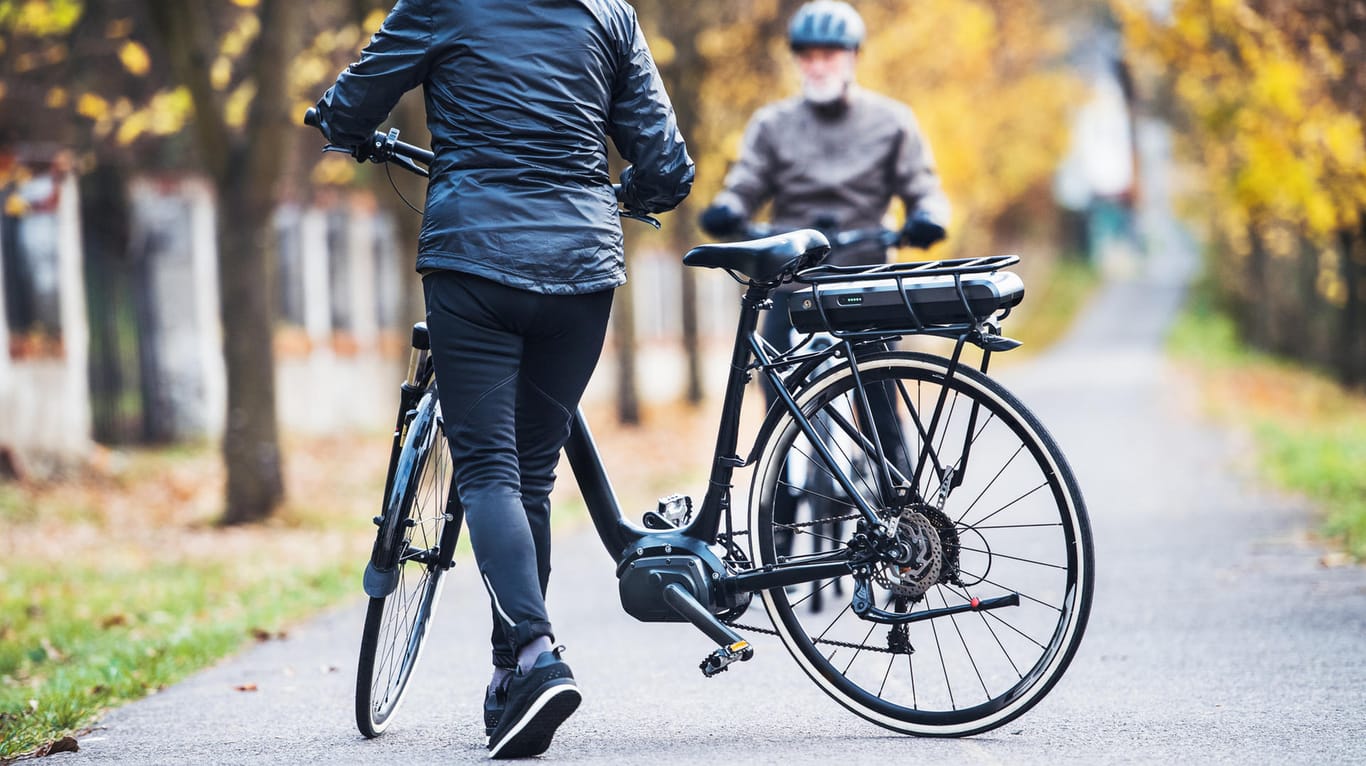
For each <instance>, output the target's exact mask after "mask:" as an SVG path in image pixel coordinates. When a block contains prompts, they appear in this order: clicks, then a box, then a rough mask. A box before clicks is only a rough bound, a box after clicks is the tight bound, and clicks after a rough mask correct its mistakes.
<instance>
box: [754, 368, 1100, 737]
mask: <svg viewBox="0 0 1366 766" xmlns="http://www.w3.org/2000/svg"><path fill="white" fill-rule="evenodd" d="M858 370H859V376H860V377H861V378H862V379H863V384H864V390H865V391H869V392H870V393H871V392H873V391H882V392H884V394H887V393H888V392H890V395H893V396H895V397H896V398H897V400H898V407H899V412H900V418H899V422H900V424H901V426H902V428H903V432H902V434H901V435H900V437H901V440H900V441H899V442H898V441H894V440H893V441H891V444H893V445H894V446H893V447H891V448H888V449H885V450H884V453H885V454H886V456H887V460H888V461H889V462H891V463H893V464H896V465H897V466H898V469H899V470H901V471H902V475H903V476H908V477H910V480H911V482H913V486H914V487H915V488H916V489H917V490H918V497H919V498H920V500H921V501H922V502H915V501H912V502H907V501H905V499H904V496H903V500H900V501H892V502H883V499H882V497H881V493H880V491H879V490H878V489H877V487H876V486H875V485H876V482H872V481H870V480H866V479H860V480H859V481H858V484H857V489H858V490H859V491H860V492H861V493H863V494H864V496H865V497H866V498H867V499H868V500H869V504H870V505H871V506H872V507H873V508H874V509H875V510H876V511H878V513H879V516H880V517H882V519H883V521H884V522H887V523H888V524H889V525H892V526H896V527H897V528H898V529H905V530H907V531H908V534H915V533H916V530H920V533H921V540H922V542H923V543H924V545H923V548H924V549H925V550H928V549H930V548H937V553H935V554H934V556H929V555H928V554H927V555H926V560H927V561H928V560H929V559H930V558H934V557H937V558H938V560H939V564H940V568H939V569H938V570H934V569H933V567H931V566H929V565H928V564H927V565H926V566H925V568H923V569H920V570H916V569H915V568H914V567H902V568H895V567H891V566H886V567H883V568H882V569H880V570H878V569H875V570H874V573H875V575H876V577H870V578H868V580H869V582H870V584H871V586H872V587H871V590H872V595H873V597H874V605H875V606H879V607H883V608H885V609H890V610H891V611H894V612H914V611H916V610H917V609H922V610H929V609H941V608H948V607H960V605H969V604H972V601H973V599H978V602H977V604H980V603H981V602H987V601H988V600H989V599H991V598H993V597H995V596H1000V595H1007V594H1009V593H1011V592H1014V593H1017V594H1018V597H1019V604H1018V605H1014V606H1009V607H1003V608H996V609H990V610H976V608H975V607H976V605H972V606H973V609H974V611H963V612H959V613H956V614H952V615H945V616H939V617H934V618H929V619H924V620H921V621H917V622H912V623H909V624H907V625H905V626H904V629H902V628H893V627H891V626H888V625H880V624H877V623H874V622H871V621H868V620H864V619H862V618H860V617H858V615H856V614H854V613H853V611H852V609H851V606H850V605H849V603H848V602H849V601H850V598H849V597H848V596H846V597H845V598H844V599H843V600H844V601H845V602H846V603H845V605H844V606H843V609H842V611H839V612H838V613H837V614H835V615H834V618H833V619H830V611H829V610H827V611H826V612H825V613H824V614H817V613H816V612H815V611H814V610H812V609H811V608H810V606H809V604H808V603H807V600H809V598H810V595H809V594H807V595H802V594H803V593H805V592H806V591H807V589H806V588H788V589H783V588H774V589H770V590H766V591H763V592H761V594H760V595H761V599H762V601H763V603H764V607H765V609H766V610H767V611H768V613H769V616H770V617H771V619H772V620H773V624H774V627H775V629H776V630H777V633H778V635H779V638H780V639H781V640H782V642H783V644H784V645H785V647H786V648H787V649H788V651H789V653H790V654H791V655H792V656H793V658H794V659H795V660H796V661H797V663H798V665H799V666H800V667H801V668H802V669H803V671H804V672H805V673H806V674H807V675H808V676H809V677H810V678H811V679H812V680H813V681H814V682H815V683H816V684H817V685H818V686H820V687H821V689H822V690H823V691H825V692H826V694H828V695H829V696H830V697H831V698H833V699H834V700H835V701H836V702H838V703H840V704H841V705H843V706H844V707H845V708H847V709H849V710H850V711H852V712H853V713H855V714H857V715H859V716H860V717H862V718H865V719H867V720H869V721H871V722H873V723H876V724H878V725H880V726H883V727H885V728H888V729H891V730H893V731H898V732H902V733H905V734H912V735H918V736H939V737H945V736H968V735H972V734H978V733H981V732H984V731H988V730H991V729H994V728H996V727H998V726H1001V725H1003V724H1005V723H1007V722H1009V721H1011V720H1013V719H1015V718H1016V717H1018V716H1020V715H1022V714H1023V713H1024V712H1026V711H1027V710H1029V709H1030V708H1031V707H1033V706H1034V705H1035V704H1036V703H1038V702H1039V700H1041V699H1042V698H1043V697H1044V696H1045V695H1046V694H1047V693H1048V692H1049V691H1050V690H1051V689H1052V688H1053V686H1054V685H1055V684H1056V683H1057V681H1058V679H1059V678H1060V677H1061V676H1062V674H1063V672H1064V671H1065V670H1066V669H1067V666H1068V664H1069V663H1070V662H1071V660H1072V657H1073V656H1074V655H1075V653H1076V650H1077V647H1078V645H1079V644H1080V641H1081V638H1082V634H1083V633H1084V631H1085V627H1086V622H1087V619H1088V616H1089V613H1090V606H1091V597H1092V592H1093V589H1094V554H1093V550H1092V543H1091V533H1090V525H1089V521H1088V520H1087V515H1086V508H1085V503H1084V501H1083V499H1082V496H1081V492H1080V490H1079V489H1078V487H1077V484H1076V481H1075V479H1074V478H1073V476H1072V472H1071V469H1070V468H1069V467H1068V465H1067V462H1066V460H1065V459H1064V457H1063V455H1062V453H1061V452H1060V451H1059V449H1058V447H1057V445H1056V443H1055V442H1054V441H1053V439H1052V437H1050V436H1049V434H1048V433H1047V431H1045V430H1044V428H1043V426H1042V425H1041V424H1040V423H1039V421H1038V419H1037V418H1036V417H1035V416H1034V415H1033V414H1032V413H1031V412H1029V410H1028V409H1026V408H1025V407H1024V405H1022V404H1021V403H1020V402H1019V401H1018V400H1017V399H1016V398H1015V397H1014V396H1013V395H1012V394H1010V393H1009V392H1008V391H1006V390H1005V389H1004V388H1002V387H1001V386H1000V385H999V384H997V383H996V382H995V381H993V380H991V379H989V378H987V377H986V376H985V375H983V374H981V373H980V372H978V371H976V370H974V369H970V368H964V367H959V368H958V369H957V370H956V371H955V373H954V375H953V377H952V378H947V377H946V372H947V361H946V360H944V359H942V358H940V357H935V356H930V355H926V354H919V353H910V352H888V353H884V354H879V355H876V356H872V357H869V358H866V359H863V360H860V362H859V365H858ZM854 385H855V384H854V376H853V375H852V373H851V371H850V370H849V368H848V367H847V366H845V367H842V368H837V369H834V370H831V371H829V372H826V373H824V374H823V375H822V376H821V377H820V378H818V379H817V380H815V381H813V382H812V384H811V385H809V386H807V387H805V388H804V389H803V391H802V393H801V395H800V397H799V399H798V404H799V406H800V407H801V408H802V411H803V413H805V414H806V415H807V417H808V418H809V419H812V420H813V422H814V421H816V420H818V419H819V418H820V417H821V416H823V415H825V414H826V413H828V412H830V411H831V409H830V408H831V407H832V406H835V405H834V404H832V403H840V402H845V403H846V404H845V405H842V406H847V402H849V401H852V400H853V397H852V396H851V392H852V391H853V388H854ZM941 391H943V392H944V406H943V407H942V408H941V409H940V410H939V411H940V413H941V418H940V422H939V423H938V424H936V425H935V427H934V429H933V431H930V430H929V427H930V424H931V422H932V412H933V411H934V407H933V405H934V404H935V403H936V402H937V401H938V394H939V393H940V392H941ZM970 405H976V406H970ZM913 409H914V410H915V411H916V413H917V415H919V416H921V417H920V420H919V421H918V422H917V421H916V420H915V419H913V418H912V417H910V413H911V411H912V410H913ZM972 413H975V415H973V414H972ZM845 430H846V432H847V431H848V430H849V429H848V427H846V428H845ZM969 433H971V434H972V435H971V436H970V437H968V436H966V434H969ZM821 438H822V440H823V441H825V440H826V437H825V436H824V435H821ZM805 440H806V437H805V436H803V435H801V434H800V429H799V427H798V426H797V423H796V421H795V419H794V418H792V416H791V415H787V416H785V419H784V420H783V421H781V422H780V423H779V424H778V426H777V427H776V428H775V430H774V431H773V432H772V436H771V437H770V439H769V441H768V443H767V444H766V445H765V448H764V452H763V455H762V456H761V458H760V461H759V464H758V467H757V468H756V470H755V473H754V482H753V486H752V490H751V500H750V519H749V521H750V529H751V534H750V545H751V551H750V553H751V556H752V559H753V560H754V561H756V562H758V564H759V566H761V567H762V566H768V565H780V564H781V563H784V561H792V560H801V559H802V558H803V555H805V556H806V557H808V558H807V560H811V558H812V557H815V556H816V555H817V554H815V553H806V554H803V552H802V551H803V546H802V545H801V544H797V546H796V547H791V546H792V545H793V544H792V543H790V542H789V543H786V545H787V546H789V547H788V550H789V551H790V553H789V555H787V556H781V555H780V553H779V552H778V551H779V550H780V548H779V546H778V545H775V542H774V541H775V539H779V540H781V539H782V537H783V535H784V534H786V535H787V536H788V537H789V538H791V537H793V536H795V537H797V538H800V537H802V536H803V535H806V536H810V535H811V534H812V533H810V532H808V531H805V530H808V529H810V528H813V527H814V525H815V522H814V521H813V522H811V523H810V524H804V523H803V522H802V521H801V520H798V521H796V522H795V523H794V524H793V525H791V526H788V527H786V528H784V527H783V525H781V524H775V523H774V521H773V513H772V506H773V503H772V498H773V497H774V493H775V491H779V490H781V489H786V488H783V487H780V486H779V484H780V482H781V481H782V477H783V476H784V471H785V467H784V466H785V464H786V462H787V460H788V459H789V458H790V457H791V456H792V455H795V454H798V453H801V452H804V451H808V450H811V446H810V444H809V443H807V442H806V441H805ZM873 441H874V440H872V439H865V440H864V441H863V445H862V446H863V447H864V448H865V450H864V451H865V452H866V453H868V456H869V457H873V456H874V455H875V450H874V449H873ZM877 441H878V442H888V441H889V440H888V439H886V438H879V439H878V440H877ZM927 442H928V443H929V444H931V445H934V446H933V452H934V453H937V455H939V456H942V457H945V458H948V457H952V456H954V455H957V456H958V457H957V463H958V467H959V468H960V469H961V470H960V471H959V472H960V473H961V474H962V478H961V484H960V485H956V486H955V485H953V482H952V481H949V482H944V481H943V477H942V474H939V473H937V472H936V471H935V470H932V469H933V466H934V464H933V461H926V462H925V465H924V467H923V468H922V469H920V470H919V471H917V470H916V466H917V464H919V463H920V460H919V456H920V455H921V454H922V451H923V450H924V447H925V445H926V443H927ZM964 445H967V450H968V451H967V454H968V459H967V461H966V467H965V468H964V467H963V466H962V462H963V461H962V455H963V454H964V451H963V446H964ZM884 447H886V444H884ZM892 453H896V454H892ZM802 457H803V459H811V458H810V457H809V456H807V455H803V456H802ZM897 461H900V462H897ZM946 465H947V466H953V465H955V464H954V463H946ZM1003 479H1004V481H1003ZM904 483H905V482H903V484H904ZM945 483H948V484H949V485H951V486H954V487H955V488H953V489H952V490H950V491H949V492H947V495H946V497H945V498H944V501H943V504H942V506H939V507H936V505H935V504H934V503H932V502H924V499H925V498H931V499H936V498H937V497H938V490H939V488H940V486H942V485H943V484H945ZM1012 487H1013V488H1014V489H1011V488H1012ZM1045 488H1046V490H1047V491H1044V490H1045ZM1022 489H1023V490H1024V491H1023V492H1021V490H1022ZM913 497H914V496H913ZM984 500H985V503H984V502H983V501H984ZM902 525H904V527H903V526H902ZM926 525H928V526H926ZM845 526H846V531H848V532H852V530H853V529H854V527H855V526H856V524H855V523H854V521H853V520H852V519H851V523H848V524H846V525H845ZM928 530H933V531H928ZM775 534H776V537H775ZM931 537H933V538H934V540H935V541H937V542H933V541H931V540H930V538H931ZM827 542H832V543H835V544H836V547H838V546H839V544H841V543H846V542H847V539H846V540H840V541H827ZM808 545H809V544H808ZM809 547H810V548H812V549H814V548H815V547H816V546H814V545H810V546H809ZM824 555H826V556H827V557H828V556H829V555H830V554H828V553H827V554H824ZM780 559H781V560H780ZM950 570H952V572H950ZM908 571H911V572H912V573H911V574H910V575H908V574H907V572H908ZM949 577H956V578H957V580H958V581H957V582H953V581H952V580H949V579H946V578H949ZM836 582H841V583H842V584H844V585H845V586H848V587H845V588H844V589H843V590H844V592H845V593H852V592H853V588H852V585H853V584H854V582H855V581H854V579H853V577H852V575H850V576H845V577H841V578H837V579H836V580H826V581H821V582H818V583H816V584H815V587H817V588H828V587H829V586H830V585H832V584H835V583H836ZM917 591H920V592H919V594H918V595H916V594H917ZM831 592H833V589H831ZM839 608H840V605H839V604H835V609H839ZM962 608H965V609H966V607H962ZM898 631H900V635H899V636H898V635H896V634H897V633H898ZM884 634H885V636H886V637H885V639H884V638H883V635H884ZM874 636H876V638H874ZM903 664H904V669H903V668H902V667H900V666H901V665H903ZM894 670H895V671H896V675H895V677H894V676H893V671H894Z"/></svg>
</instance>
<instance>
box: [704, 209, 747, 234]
mask: <svg viewBox="0 0 1366 766" xmlns="http://www.w3.org/2000/svg"><path fill="white" fill-rule="evenodd" d="M697 222H698V223H699V224H701V225H702V231H705V232H706V233H708V234H710V235H711V236H713V237H731V236H734V235H736V234H739V233H740V230H741V229H743V228H744V225H745V217H744V216H742V215H740V214H739V213H737V212H735V211H734V210H732V209H730V208H728V207H726V206H725V205H712V206H711V207H709V208H707V209H706V210H703V211H702V215H700V216H698V218H697Z"/></svg>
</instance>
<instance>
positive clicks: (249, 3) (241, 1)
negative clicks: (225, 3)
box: [232, 0, 261, 8]
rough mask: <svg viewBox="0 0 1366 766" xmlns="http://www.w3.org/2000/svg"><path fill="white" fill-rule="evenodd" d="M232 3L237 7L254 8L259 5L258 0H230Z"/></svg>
mask: <svg viewBox="0 0 1366 766" xmlns="http://www.w3.org/2000/svg"><path fill="white" fill-rule="evenodd" d="M232 4H233V5H235V6H237V7H238V8H255V7H256V6H258V5H260V4H261V3H260V0H232Z"/></svg>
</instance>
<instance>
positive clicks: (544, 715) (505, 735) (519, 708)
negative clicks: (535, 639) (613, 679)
mask: <svg viewBox="0 0 1366 766" xmlns="http://www.w3.org/2000/svg"><path fill="white" fill-rule="evenodd" d="M562 651H564V647H562V646H561V647H556V648H555V649H553V650H551V651H548V652H541V656H539V657H537V658H536V662H534V663H532V665H531V669H530V670H528V671H527V672H526V673H523V672H522V671H521V670H518V671H516V672H514V673H513V674H512V675H511V676H509V677H508V682H507V685H506V690H507V692H506V693H507V697H506V698H505V699H506V702H505V705H504V707H503V710H502V713H501V715H500V716H499V719H498V723H497V725H495V726H494V728H493V733H491V734H490V735H489V755H490V756H492V757H494V758H528V757H530V756H533V755H540V754H541V753H544V752H545V751H546V749H547V748H549V747H550V739H551V738H552V737H554V736H555V729H557V728H559V726H560V724H562V723H564V721H565V719H566V718H568V717H569V716H570V715H571V714H572V713H573V712H574V711H575V710H576V709H578V707H579V702H580V700H581V699H582V696H581V695H580V694H579V685H578V684H577V683H575V682H574V673H573V672H572V671H570V669H569V665H568V664H566V663H565V662H564V660H561V659H560V652H562Z"/></svg>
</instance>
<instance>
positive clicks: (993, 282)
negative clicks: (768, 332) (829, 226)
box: [789, 255, 1024, 337]
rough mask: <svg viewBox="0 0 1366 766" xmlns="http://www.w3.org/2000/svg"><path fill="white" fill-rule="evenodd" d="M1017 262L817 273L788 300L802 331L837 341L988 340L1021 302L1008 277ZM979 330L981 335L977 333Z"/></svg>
mask: <svg viewBox="0 0 1366 766" xmlns="http://www.w3.org/2000/svg"><path fill="white" fill-rule="evenodd" d="M1019 261H1020V258H1019V256H1017V255H994V256H987V257H982V258H958V259H953V260H944V261H920V262H914V263H890V264H879V265H875V266H817V267H815V268H812V269H807V270H805V271H802V272H799V273H798V274H797V275H796V281H797V282H799V283H805V284H809V285H811V287H809V288H807V289H805V290H799V291H797V292H796V293H794V294H793V295H792V298H791V300H790V301H789V315H790V318H791V320H792V325H793V327H795V328H796V329H797V330H798V331H801V332H807V333H812V332H827V333H830V334H831V335H834V336H836V337H862V336H884V335H914V334H928V335H942V336H947V337H955V336H963V335H968V336H974V335H983V334H985V335H988V336H995V335H996V331H995V327H994V326H992V325H995V323H996V321H993V320H997V321H998V320H1000V319H1003V318H1005V317H1006V316H1007V315H1008V314H1009V313H1010V310H1011V309H1012V308H1013V307H1015V306H1016V305H1018V304H1019V303H1020V301H1021V300H1022V299H1023V298H1024V283H1023V282H1022V281H1020V278H1019V276H1017V275H1016V274H1014V273H1012V272H1008V271H1000V270H999V269H1002V268H1004V267H1006V266H1011V265H1014V264H1016V263H1019ZM983 330H986V332H985V333H983V332H982V331H983Z"/></svg>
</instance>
